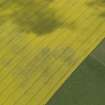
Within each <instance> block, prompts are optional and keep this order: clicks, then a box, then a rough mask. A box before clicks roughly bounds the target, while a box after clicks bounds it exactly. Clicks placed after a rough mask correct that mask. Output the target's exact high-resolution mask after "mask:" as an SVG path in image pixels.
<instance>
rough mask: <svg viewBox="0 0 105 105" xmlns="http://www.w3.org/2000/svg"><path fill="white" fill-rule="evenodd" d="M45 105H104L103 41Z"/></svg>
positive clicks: (104, 49) (104, 61) (104, 42)
mask: <svg viewBox="0 0 105 105" xmlns="http://www.w3.org/2000/svg"><path fill="white" fill-rule="evenodd" d="M47 105H105V41H103V42H102V43H101V44H100V45H99V46H98V47H97V48H96V49H95V51H93V52H92V53H91V54H90V55H89V56H88V57H87V59H86V60H85V61H84V62H83V63H82V64H81V65H80V66H79V67H78V69H77V70H76V71H75V72H74V73H73V74H72V76H71V77H70V78H69V79H68V80H67V81H66V82H65V84H64V85H63V86H62V87H61V89H60V90H59V91H58V92H57V93H56V94H55V96H53V98H52V99H51V100H50V101H49V103H48V104H47Z"/></svg>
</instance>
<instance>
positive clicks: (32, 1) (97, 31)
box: [0, 0, 105, 105]
mask: <svg viewBox="0 0 105 105" xmlns="http://www.w3.org/2000/svg"><path fill="white" fill-rule="evenodd" d="M104 11H105V2H104V0H103V1H101V0H100V2H97V1H96V0H93V1H92V0H8V1H7V0H0V105H45V104H46V103H47V101H48V100H49V99H50V98H51V97H52V95H54V93H55V92H56V91H57V90H58V89H59V88H60V86H62V84H63V83H64V81H65V80H67V78H68V77H69V76H70V75H71V73H72V72H73V71H74V70H75V69H76V68H77V67H78V66H79V65H80V63H81V62H82V61H83V60H84V59H85V58H86V57H87V56H88V55H89V53H90V52H91V51H92V50H93V49H94V48H95V47H96V46H97V45H98V44H99V43H100V41H102V40H103V39H104V38H105V17H104V15H105V14H104Z"/></svg>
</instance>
